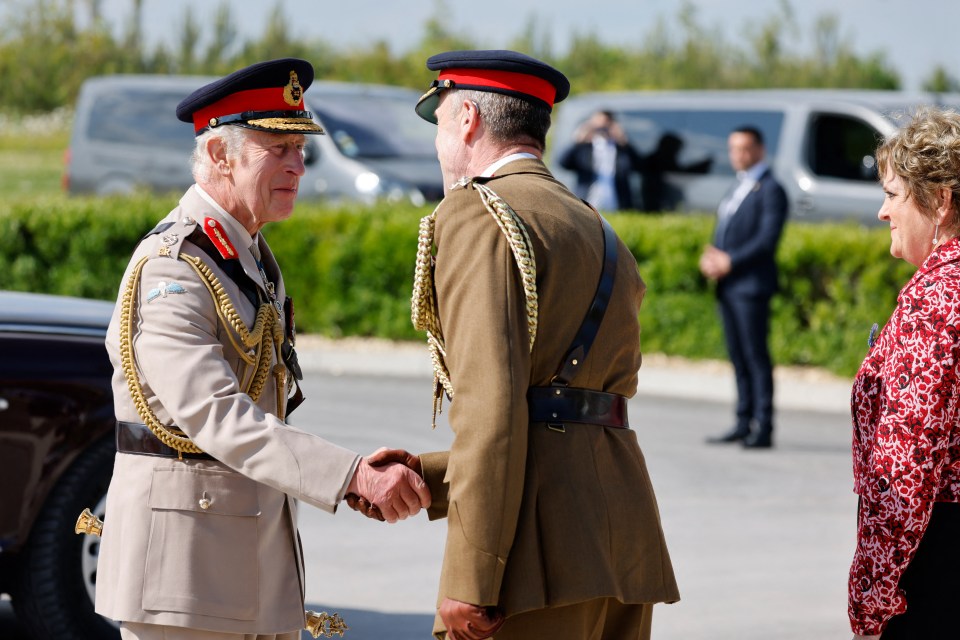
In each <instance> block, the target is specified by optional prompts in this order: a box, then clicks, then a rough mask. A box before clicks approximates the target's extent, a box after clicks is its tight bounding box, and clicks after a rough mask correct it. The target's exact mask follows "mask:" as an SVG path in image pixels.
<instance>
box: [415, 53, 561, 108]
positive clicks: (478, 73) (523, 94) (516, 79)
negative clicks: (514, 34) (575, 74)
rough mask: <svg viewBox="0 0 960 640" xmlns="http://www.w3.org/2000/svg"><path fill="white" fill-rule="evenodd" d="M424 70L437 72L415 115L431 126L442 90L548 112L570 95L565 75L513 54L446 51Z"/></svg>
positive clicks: (525, 56) (428, 61) (433, 59)
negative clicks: (507, 99)
mask: <svg viewBox="0 0 960 640" xmlns="http://www.w3.org/2000/svg"><path fill="white" fill-rule="evenodd" d="M427 68H428V69H431V70H433V71H439V72H440V75H439V77H438V78H437V79H436V80H434V81H433V84H431V85H430V89H429V90H428V91H427V92H426V93H425V94H423V96H421V97H420V101H419V102H417V115H419V116H420V117H421V118H423V119H424V120H426V121H427V122H432V123H433V124H436V123H437V115H436V110H437V105H438V104H440V96H441V93H442V92H443V91H444V90H445V89H471V90H473V91H491V92H493V93H503V94H505V95H508V96H514V97H515V98H520V99H522V100H527V101H529V102H533V103H534V104H540V105H543V106H545V107H546V108H547V109H548V110H552V109H553V105H554V104H556V103H557V102H560V101H561V100H563V99H564V98H566V97H567V95H568V94H569V93H570V81H569V80H567V77H566V76H565V75H563V74H562V73H560V72H559V71H557V70H556V69H554V68H553V67H551V66H550V65H548V64H547V63H545V62H541V61H540V60H537V59H536V58H531V57H530V56H528V55H525V54H523V53H518V52H516V51H505V50H483V51H448V52H446V53H438V54H437V55H435V56H431V57H430V58H429V59H428V60H427Z"/></svg>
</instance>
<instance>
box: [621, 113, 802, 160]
mask: <svg viewBox="0 0 960 640" xmlns="http://www.w3.org/2000/svg"><path fill="white" fill-rule="evenodd" d="M617 117H618V120H619V121H620V122H621V123H622V125H623V126H624V128H625V129H626V130H627V135H628V136H629V138H630V141H631V142H632V143H633V145H634V147H635V148H636V149H637V151H639V152H640V153H641V154H642V155H644V156H647V157H650V158H656V157H659V156H663V155H664V154H669V155H670V156H671V157H670V158H667V159H664V160H662V161H665V162H666V163H667V164H668V165H670V168H669V169H668V170H672V171H680V172H693V173H710V174H719V175H733V173H734V171H733V169H732V168H731V167H730V160H729V158H728V157H727V138H728V137H729V135H730V132H731V131H732V130H734V129H736V128H737V127H741V126H744V125H749V126H752V127H756V128H757V129H759V130H760V131H761V132H762V133H763V137H764V144H765V146H766V149H767V155H768V156H769V157H773V156H774V155H775V154H776V152H777V144H778V142H779V140H780V129H781V128H782V126H783V112H781V111H763V110H754V111H742V110H741V111H728V110H682V109H674V110H666V109H664V110H648V109H643V110H641V109H627V110H624V111H620V112H617Z"/></svg>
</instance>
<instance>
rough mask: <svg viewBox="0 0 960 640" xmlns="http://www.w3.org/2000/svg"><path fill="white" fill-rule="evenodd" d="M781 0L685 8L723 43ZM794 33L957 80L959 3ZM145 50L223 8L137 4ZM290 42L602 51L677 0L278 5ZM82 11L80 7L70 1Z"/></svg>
mask: <svg viewBox="0 0 960 640" xmlns="http://www.w3.org/2000/svg"><path fill="white" fill-rule="evenodd" d="M784 1H785V0H691V4H692V5H694V6H695V8H696V11H697V14H696V15H697V16H698V21H699V24H701V25H702V26H704V27H707V28H710V29H714V28H716V29H719V30H721V31H722V33H723V35H724V39H725V40H726V41H727V42H736V40H737V38H739V37H743V34H745V33H747V32H748V30H749V29H750V28H751V27H753V28H757V27H759V26H760V24H761V23H762V22H763V21H764V20H765V19H767V18H769V17H771V16H772V15H777V14H779V13H780V11H781V6H782V5H783V3H784ZM786 1H788V2H789V6H790V9H791V10H792V12H793V15H794V18H795V21H796V23H797V26H798V27H799V37H800V42H798V43H796V46H797V47H798V49H797V50H798V51H799V52H801V53H809V52H810V51H811V49H812V46H813V43H812V42H810V38H811V34H812V33H813V25H814V24H815V22H816V20H817V18H818V17H821V16H823V15H832V16H835V17H836V18H837V19H838V21H839V33H840V36H841V39H842V41H843V42H844V43H846V44H847V45H848V46H849V47H850V48H851V49H852V50H853V51H854V52H855V53H857V54H859V55H863V56H866V55H870V54H874V53H883V54H884V56H885V58H886V61H887V63H888V64H889V65H890V66H891V67H892V68H894V69H895V70H896V71H897V72H898V73H899V74H900V78H901V84H902V87H903V88H904V89H907V90H915V89H920V87H921V84H922V83H923V81H924V80H926V79H927V78H928V77H929V76H930V74H931V73H932V71H933V69H934V67H935V66H936V65H938V64H940V65H943V66H944V67H945V68H946V69H947V71H948V72H949V73H950V74H951V75H952V76H954V77H960V47H958V46H957V45H956V44H955V43H956V35H957V29H958V26H957V25H960V2H957V1H956V0H911V1H910V2H903V0H786ZM100 2H101V7H102V12H103V15H105V16H109V17H110V19H111V20H112V21H114V22H115V23H116V24H122V23H123V22H122V21H124V20H125V19H127V18H128V17H129V15H130V11H131V9H130V8H131V6H132V4H133V0H100ZM142 2H143V10H144V18H145V20H144V28H145V37H146V39H147V41H148V43H149V44H154V43H157V42H158V41H161V40H165V39H169V38H171V37H172V36H173V35H175V34H176V33H178V31H179V29H178V26H179V25H181V24H182V21H183V16H184V14H185V11H186V7H187V6H192V7H193V12H194V16H195V17H196V18H198V19H200V20H209V19H211V18H212V16H213V14H214V13H215V11H216V9H217V7H218V6H219V5H220V3H221V0H203V2H196V1H195V0H142ZM276 2H277V0H230V5H231V14H232V16H233V19H234V21H235V23H236V25H237V27H238V29H239V31H240V35H241V37H243V38H244V39H247V38H256V37H258V36H259V35H260V32H261V30H262V28H263V25H264V24H265V23H266V20H267V17H268V16H269V15H270V13H271V11H272V10H273V8H274V7H275V6H276ZM280 2H281V4H282V5H283V7H284V10H285V13H286V16H287V19H288V24H289V25H291V31H292V32H293V35H294V36H295V37H298V38H301V37H302V38H315V37H320V38H323V39H324V40H325V41H327V42H329V43H330V44H333V45H334V46H336V47H338V48H341V47H344V48H349V47H351V46H355V47H364V46H366V45H368V44H369V43H371V42H374V41H379V40H384V41H386V42H387V43H388V44H389V45H390V47H391V49H392V50H393V51H394V52H400V51H404V50H406V49H409V48H411V47H412V46H414V45H415V44H416V43H417V42H419V40H420V38H421V37H422V35H423V25H424V24H425V23H426V21H427V20H428V19H429V18H431V17H433V16H435V15H438V6H443V7H444V13H443V14H442V15H446V16H447V18H448V22H449V24H450V27H451V29H452V30H453V31H454V32H455V33H464V34H470V35H471V37H472V38H473V39H474V41H475V42H477V43H478V47H480V48H491V49H496V48H503V47H505V46H507V44H508V43H509V41H510V40H511V39H512V38H514V37H515V36H517V35H519V34H520V33H522V31H523V30H524V28H525V27H526V25H527V24H528V23H529V22H530V20H531V19H532V20H536V22H537V24H538V29H540V31H539V33H549V34H550V38H551V42H552V46H553V49H554V53H563V52H565V51H566V48H567V47H568V46H569V42H570V40H571V37H572V36H573V35H574V34H581V35H586V34H594V35H596V36H598V37H599V38H600V39H601V40H602V41H603V42H605V43H607V44H614V45H622V46H635V45H637V44H638V39H639V38H642V37H644V36H647V35H649V34H650V33H651V30H652V29H653V28H654V26H655V25H656V24H657V20H658V18H663V19H665V20H666V21H667V24H668V25H674V26H675V25H676V17H677V13H678V10H679V7H680V5H681V3H680V2H679V0H469V1H467V0H445V1H443V2H442V5H441V2H440V0H280ZM77 5H78V6H84V5H85V3H84V2H78V3H77Z"/></svg>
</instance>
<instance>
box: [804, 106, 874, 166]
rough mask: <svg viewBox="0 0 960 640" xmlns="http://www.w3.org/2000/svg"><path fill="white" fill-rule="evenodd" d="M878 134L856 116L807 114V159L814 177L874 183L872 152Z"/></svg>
mask: <svg viewBox="0 0 960 640" xmlns="http://www.w3.org/2000/svg"><path fill="white" fill-rule="evenodd" d="M881 139H882V136H881V135H880V133H879V132H878V131H877V130H876V129H874V128H873V127H871V126H870V125H868V124H867V123H865V122H863V121H862V120H859V119H857V118H852V117H850V116H846V115H839V114H835V113H816V114H814V115H813V116H811V122H810V139H809V141H808V144H807V162H808V163H809V164H810V170H811V171H813V172H814V173H815V174H817V175H818V176H824V177H828V178H841V179H844V180H862V181H865V182H874V181H876V179H877V168H876V160H875V158H874V152H875V151H876V149H877V144H878V143H879V141H880V140H881Z"/></svg>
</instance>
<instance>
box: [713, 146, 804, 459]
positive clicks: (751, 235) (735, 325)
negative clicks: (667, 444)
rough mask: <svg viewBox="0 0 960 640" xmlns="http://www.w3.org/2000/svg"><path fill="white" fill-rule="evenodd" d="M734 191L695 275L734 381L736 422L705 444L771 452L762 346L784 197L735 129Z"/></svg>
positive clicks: (768, 370)
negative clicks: (712, 284) (710, 285)
mask: <svg viewBox="0 0 960 640" xmlns="http://www.w3.org/2000/svg"><path fill="white" fill-rule="evenodd" d="M727 145H728V149H729V153H730V164H731V165H732V166H733V168H734V169H735V170H736V172H737V184H736V185H734V188H733V189H732V190H731V191H730V192H729V194H728V195H727V197H725V198H724V199H723V201H722V202H721V203H720V208H719V210H718V212H717V227H716V230H715V232H714V235H713V244H711V245H708V246H707V247H706V249H705V250H704V252H703V255H702V256H701V257H700V271H701V272H703V275H704V276H706V277H707V278H709V279H710V280H715V281H716V283H717V289H716V291H717V299H718V301H719V303H720V316H721V319H722V321H723V331H724V335H725V337H726V341H727V351H728V352H729V354H730V360H731V362H732V363H733V370H734V375H735V377H736V380H737V396H738V398H737V419H736V423H735V424H734V426H733V427H732V428H731V429H730V430H729V431H728V432H726V433H724V434H722V435H720V436H717V437H713V438H709V439H708V442H711V443H734V442H741V443H743V446H744V447H746V448H749V449H769V448H770V447H772V446H773V364H772V363H771V361H770V350H769V347H768V345H767V334H768V331H769V327H770V299H771V298H772V297H773V294H774V293H775V292H776V289H777V264H776V260H775V254H776V250H777V244H778V243H779V241H780V235H781V234H782V232H783V225H784V222H785V221H786V219H787V196H786V194H785V193H784V190H783V187H782V186H780V183H778V182H777V181H776V179H775V178H774V177H773V174H772V173H771V172H770V167H769V166H768V165H767V163H766V161H765V160H764V156H765V151H764V146H763V135H762V134H761V133H760V131H759V130H758V129H756V128H754V127H740V128H738V129H735V130H734V131H733V132H732V133H731V134H730V137H729V138H728V141H727Z"/></svg>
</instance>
